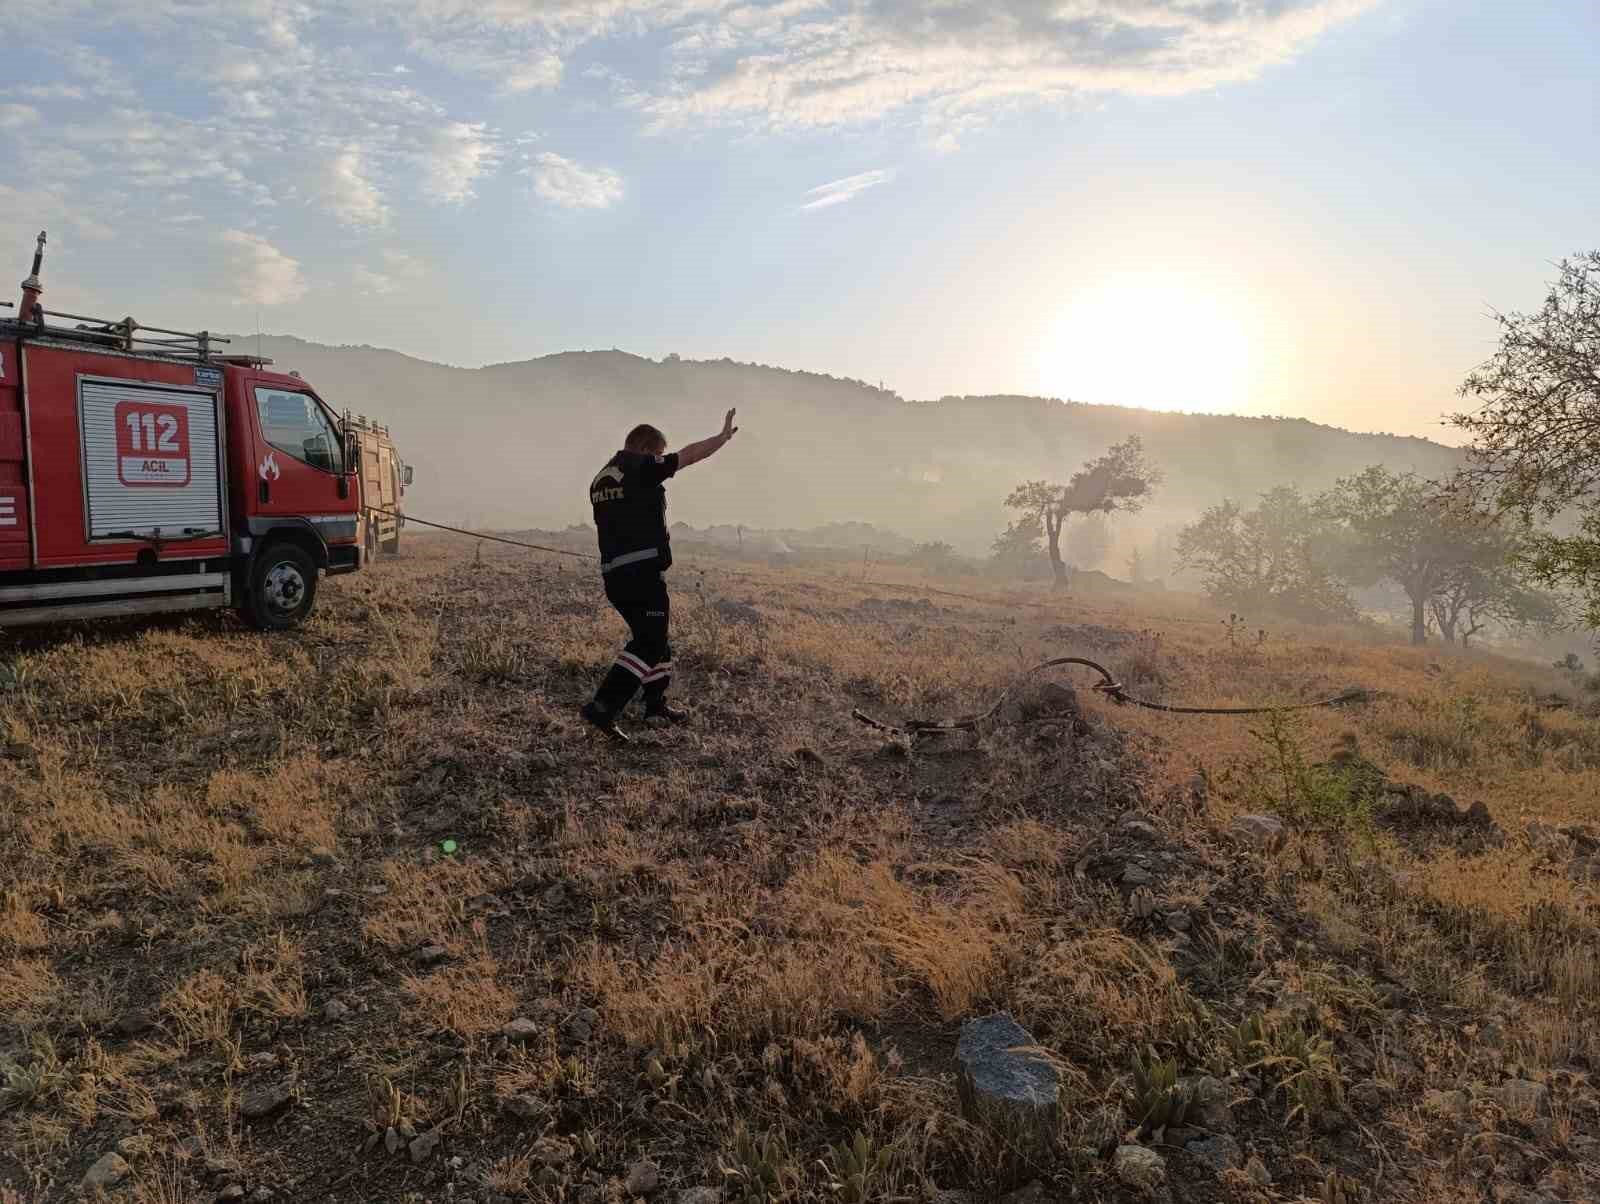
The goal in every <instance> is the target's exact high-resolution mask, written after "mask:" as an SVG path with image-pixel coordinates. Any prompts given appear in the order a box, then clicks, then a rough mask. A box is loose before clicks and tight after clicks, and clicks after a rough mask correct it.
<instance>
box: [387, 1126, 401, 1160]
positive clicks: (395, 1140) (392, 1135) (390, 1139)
mask: <svg viewBox="0 0 1600 1204" xmlns="http://www.w3.org/2000/svg"><path fill="white" fill-rule="evenodd" d="M403 1144H404V1143H403V1142H402V1141H401V1140H400V1130H398V1129H396V1128H395V1127H394V1126H393V1125H390V1126H389V1127H388V1128H387V1129H385V1130H384V1131H383V1148H384V1149H386V1150H388V1151H389V1153H391V1154H398V1153H399V1152H400V1147H401V1145H403Z"/></svg>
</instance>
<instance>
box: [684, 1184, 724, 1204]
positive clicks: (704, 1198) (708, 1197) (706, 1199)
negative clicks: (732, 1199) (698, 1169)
mask: <svg viewBox="0 0 1600 1204" xmlns="http://www.w3.org/2000/svg"><path fill="white" fill-rule="evenodd" d="M721 1201H722V1192H721V1191H720V1190H718V1189H717V1188H715V1187H686V1188H684V1189H683V1190H682V1191H680V1192H679V1193H678V1194H677V1196H676V1198H675V1199H674V1201H673V1204H721Z"/></svg>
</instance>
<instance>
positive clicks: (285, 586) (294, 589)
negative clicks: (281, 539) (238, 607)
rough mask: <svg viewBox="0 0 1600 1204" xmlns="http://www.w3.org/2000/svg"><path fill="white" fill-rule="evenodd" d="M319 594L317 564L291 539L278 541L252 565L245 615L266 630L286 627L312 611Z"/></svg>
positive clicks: (284, 628) (298, 621)
mask: <svg viewBox="0 0 1600 1204" xmlns="http://www.w3.org/2000/svg"><path fill="white" fill-rule="evenodd" d="M316 597H317V565H316V561H314V560H312V559H311V555H310V553H308V552H307V551H306V550H305V549H304V548H302V547H300V546H298V545H297V544H292V543H275V544H271V545H269V546H268V547H267V549H266V550H265V551H263V552H261V553H260V554H259V555H258V556H257V557H256V560H255V564H254V565H252V566H251V569H250V585H249V588H248V590H247V591H246V593H245V600H244V601H245V605H244V610H245V616H246V617H247V618H248V619H249V620H250V622H252V623H253V624H255V625H256V626H257V627H259V628H261V630H263V631H286V630H288V629H289V628H291V627H295V626H297V625H298V624H299V623H300V622H301V621H303V620H304V619H305V617H306V616H307V615H308V614H310V613H311V604H312V603H313V602H314V601H315V600H316Z"/></svg>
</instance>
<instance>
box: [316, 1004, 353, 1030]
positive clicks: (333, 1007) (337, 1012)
mask: <svg viewBox="0 0 1600 1204" xmlns="http://www.w3.org/2000/svg"><path fill="white" fill-rule="evenodd" d="M349 1014H350V1008H349V1005H347V1004H343V1003H340V1002H339V1001H338V1000H337V999H330V1000H328V1002H327V1003H325V1004H323V1005H322V1018H323V1019H324V1020H326V1021H327V1022H328V1023H329V1024H338V1023H339V1021H341V1020H343V1019H344V1018H345V1017H346V1016H348V1015H349Z"/></svg>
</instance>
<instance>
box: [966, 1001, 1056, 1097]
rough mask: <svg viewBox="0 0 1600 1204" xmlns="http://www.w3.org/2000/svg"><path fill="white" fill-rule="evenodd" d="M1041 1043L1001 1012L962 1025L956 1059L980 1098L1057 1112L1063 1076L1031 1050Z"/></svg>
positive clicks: (968, 1083)
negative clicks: (1060, 1076)
mask: <svg viewBox="0 0 1600 1204" xmlns="http://www.w3.org/2000/svg"><path fill="white" fill-rule="evenodd" d="M1037 1044H1038V1042H1037V1041H1035V1040H1034V1038H1033V1035H1032V1034H1031V1033H1029V1032H1028V1030H1027V1029H1025V1028H1023V1027H1022V1026H1021V1025H1020V1024H1018V1023H1017V1022H1016V1021H1015V1020H1013V1019H1012V1018H1011V1017H1010V1016H1008V1015H1006V1014H1004V1013H1003V1012H999V1013H996V1014H994V1015H992V1016H985V1017H983V1018H982V1019H979V1020H969V1021H967V1022H966V1023H965V1024H963V1025H962V1026H961V1039H960V1041H959V1042H957V1044H956V1057H958V1058H959V1059H960V1060H961V1066H962V1069H963V1070H964V1071H965V1072H966V1073H965V1076H964V1077H965V1080H966V1083H967V1085H968V1086H969V1087H970V1088H971V1090H972V1092H973V1093H974V1094H975V1095H977V1096H978V1097H980V1098H983V1099H987V1100H990V1101H994V1102H998V1103H1001V1104H1008V1105H1015V1106H1019V1107H1022V1108H1027V1109H1037V1110H1044V1111H1052V1112H1053V1111H1054V1109H1055V1107H1056V1101H1057V1096H1058V1094H1059V1092H1060V1086H1061V1084H1060V1079H1059V1077H1058V1076H1057V1074H1056V1068H1055V1067H1054V1066H1052V1065H1051V1064H1050V1063H1049V1061H1048V1060H1046V1059H1045V1058H1043V1057H1041V1056H1040V1055H1039V1054H1037V1053H1034V1052H1030V1051H1031V1050H1032V1048H1033V1047H1034V1046H1036V1045H1037Z"/></svg>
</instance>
